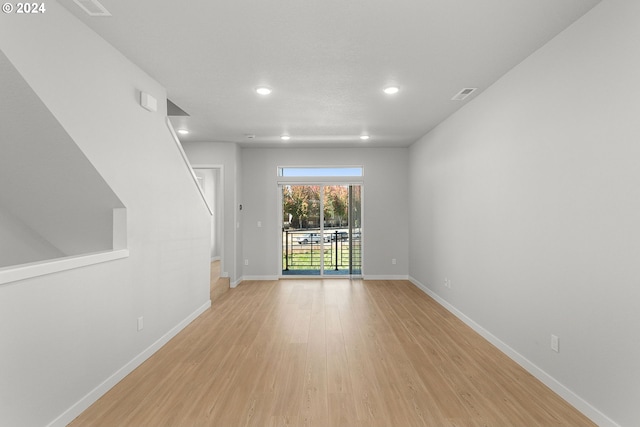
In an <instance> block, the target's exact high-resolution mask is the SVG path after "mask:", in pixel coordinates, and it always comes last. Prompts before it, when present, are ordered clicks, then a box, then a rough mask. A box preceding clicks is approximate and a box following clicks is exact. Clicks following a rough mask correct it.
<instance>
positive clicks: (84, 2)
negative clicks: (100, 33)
mask: <svg viewBox="0 0 640 427" xmlns="http://www.w3.org/2000/svg"><path fill="white" fill-rule="evenodd" d="M73 1H74V2H75V3H76V4H77V5H78V6H80V8H81V9H82V10H84V11H85V12H86V13H87V15H89V16H111V13H109V11H108V10H107V9H106V8H105V7H104V6H103V5H101V4H100V3H99V2H98V0H73Z"/></svg>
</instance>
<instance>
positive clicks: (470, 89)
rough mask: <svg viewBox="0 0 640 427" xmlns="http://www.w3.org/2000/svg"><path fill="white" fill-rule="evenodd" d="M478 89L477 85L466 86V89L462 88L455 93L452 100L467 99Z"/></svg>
mask: <svg viewBox="0 0 640 427" xmlns="http://www.w3.org/2000/svg"><path fill="white" fill-rule="evenodd" d="M476 89H478V88H477V87H465V88H464V89H462V90H461V91H460V92H458V93H456V94H455V95H454V97H453V98H451V100H452V101H462V100H463V99H465V98H466V97H467V96H469V95H471V94H472V93H473V92H475V91H476Z"/></svg>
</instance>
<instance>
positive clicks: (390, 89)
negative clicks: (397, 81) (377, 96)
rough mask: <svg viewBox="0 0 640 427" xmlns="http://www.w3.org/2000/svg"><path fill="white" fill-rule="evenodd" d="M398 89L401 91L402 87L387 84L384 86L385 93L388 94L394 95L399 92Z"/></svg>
mask: <svg viewBox="0 0 640 427" xmlns="http://www.w3.org/2000/svg"><path fill="white" fill-rule="evenodd" d="M398 91H400V88H399V87H398V86H387V87H385V88H384V93H386V94H387V95H393V94H395V93H398Z"/></svg>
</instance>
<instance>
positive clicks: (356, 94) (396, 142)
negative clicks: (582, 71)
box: [58, 0, 599, 147]
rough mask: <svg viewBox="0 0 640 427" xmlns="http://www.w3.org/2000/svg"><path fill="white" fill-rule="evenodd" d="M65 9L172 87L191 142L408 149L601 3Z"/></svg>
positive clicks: (203, 1) (294, 1) (65, 1)
mask: <svg viewBox="0 0 640 427" xmlns="http://www.w3.org/2000/svg"><path fill="white" fill-rule="evenodd" d="M58 1H59V2H60V3H61V4H62V5H63V6H64V7H65V8H67V9H68V10H69V11H71V12H72V13H73V14H75V15H76V16H77V17H78V18H79V19H81V20H82V21H83V22H85V23H86V24H87V25H88V26H89V27H91V28H92V29H93V30H94V31H96V32H97V33H98V34H99V35H100V36H102V37H103V38H104V39H105V40H107V41H108V42H110V43H111V44H112V45H113V46H115V47H116V48H117V49H118V50H120V51H121V52H122V53H123V54H124V55H125V56H127V57H128V58H129V59H130V60H131V61H133V62H134V63H135V64H137V65H138V66H139V67H141V68H142V69H143V70H145V71H146V72H147V73H148V74H150V75H151V76H152V77H154V78H155V79H157V80H158V81H159V82H160V83H161V84H162V85H164V86H165V87H166V88H167V91H168V95H169V98H170V99H171V100H172V101H173V102H174V103H175V104H177V105H178V106H179V107H180V108H182V109H183V110H185V111H186V112H187V113H189V114H190V117H174V118H172V122H173V123H174V126H175V127H177V128H178V127H184V128H188V129H189V130H190V134H189V135H187V136H181V139H182V140H183V141H218V142H222V141H228V142H239V143H241V144H242V145H243V146H259V147H267V146H268V147H273V146H314V147H319V146H322V147H344V146H363V145H367V146H386V147H393V146H400V147H405V146H408V145H410V144H412V143H413V142H414V141H416V140H417V139H418V138H420V137H421V136H422V135H424V134H425V133H426V132H428V131H429V130H430V129H432V128H433V127H434V126H436V125H437V124H438V123H439V122H441V121H442V120H443V119H445V118H446V117H447V116H449V115H450V114H452V113H453V112H454V111H456V110H457V109H459V108H460V107H462V106H463V105H464V104H465V103H467V102H470V101H472V100H473V98H474V97H475V96H477V94H479V93H481V92H482V90H484V89H486V88H487V87H488V86H490V85H491V84H492V83H493V82H495V81H496V80H497V79H498V78H499V77H500V76H502V75H503V74H504V73H505V72H507V71H508V70H510V69H511V68H512V67H514V66H515V65H517V64H518V63H519V62H520V61H522V60H523V59H524V58H526V57H527V56H529V55H530V54H531V53H532V52H534V51H535V50H536V49H538V48H539V47H541V46H542V45H543V44H544V43H546V42H547V41H548V40H550V39H551V38H553V37H554V36H555V35H557V34H558V33H559V32H561V31H562V30H563V29H564V28H566V27H567V26H569V25H570V24H571V23H572V22H574V21H575V20H576V19H578V18H579V17H580V16H582V15H583V14H584V13H585V12H587V11H588V10H589V9H591V8H592V7H593V6H594V5H595V4H597V3H598V2H599V0H481V1H479V0H393V1H391V0H235V1H234V0H217V1H216V0H189V1H184V2H179V1H169V0H135V1H123V0H101V3H102V4H103V5H104V6H105V7H106V9H107V10H108V11H109V12H110V13H111V14H112V16H110V17H90V16H88V15H87V14H86V13H85V12H83V11H82V10H81V9H80V8H79V7H78V6H77V5H76V4H75V3H74V2H73V0H58ZM391 83H394V84H397V85H399V86H400V89H401V90H400V92H399V93H398V94H396V95H393V96H388V95H385V94H384V93H383V92H382V89H383V88H384V87H385V86H386V85H388V84H391ZM261 84H266V85H268V86H270V87H272V88H273V93H272V94H271V95H269V96H266V97H265V96H259V95H257V94H256V93H255V92H254V89H255V87H256V86H258V85H261ZM466 87H477V88H479V90H477V91H476V92H475V93H474V94H473V95H471V96H470V97H469V98H467V99H466V100H465V101H452V100H451V97H453V96H454V95H455V94H456V93H457V92H458V91H460V90H461V89H462V88H466ZM363 133H366V134H369V135H371V139H370V140H369V141H367V142H362V141H360V139H359V138H358V137H359V135H361V134H363ZM247 134H252V135H255V138H254V139H249V138H247V136H246V135H247ZM282 134H289V135H291V140H290V141H288V142H283V141H281V140H280V135H282Z"/></svg>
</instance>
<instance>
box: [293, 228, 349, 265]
mask: <svg viewBox="0 0 640 427" xmlns="http://www.w3.org/2000/svg"><path fill="white" fill-rule="evenodd" d="M282 239H283V241H282V271H283V273H284V274H309V272H319V271H320V268H321V259H322V258H323V259H324V272H325V273H332V274H360V271H361V266H362V251H361V245H360V231H359V230H358V231H353V232H352V233H351V238H350V236H349V230H348V229H336V230H325V231H324V233H320V230H318V229H308V230H283V232H282ZM321 257H322V258H321Z"/></svg>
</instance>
